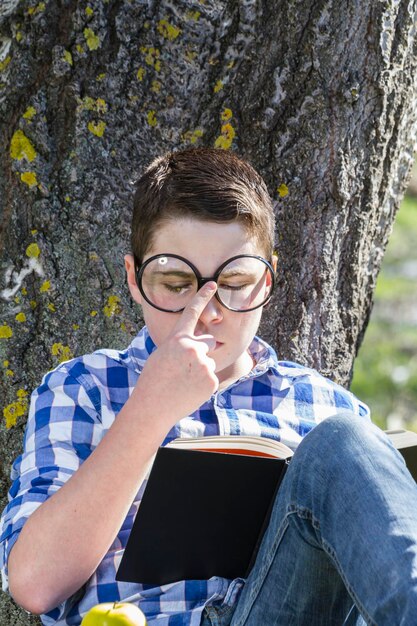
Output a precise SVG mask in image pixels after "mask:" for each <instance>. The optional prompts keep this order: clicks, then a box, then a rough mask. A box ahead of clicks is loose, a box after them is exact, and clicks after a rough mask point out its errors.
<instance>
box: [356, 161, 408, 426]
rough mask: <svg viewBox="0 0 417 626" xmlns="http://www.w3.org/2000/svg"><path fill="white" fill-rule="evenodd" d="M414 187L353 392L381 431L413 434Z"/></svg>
mask: <svg viewBox="0 0 417 626" xmlns="http://www.w3.org/2000/svg"><path fill="white" fill-rule="evenodd" d="M415 169H416V168H415ZM416 183H417V176H414V177H413V179H412V183H411V185H410V193H409V194H408V195H407V196H406V197H405V199H404V200H403V202H402V204H401V207H400V209H399V211H398V213H397V216H396V219H395V222H394V227H393V231H392V234H391V237H390V240H389V242H388V246H387V249H386V253H385V257H384V261H383V265H382V268H381V271H380V274H379V277H378V282H377V286H376V290H375V294H374V306H373V310H372V314H371V319H370V322H369V325H368V328H367V330H366V333H365V337H364V341H363V343H362V346H361V347H360V350H359V354H358V356H357V358H356V361H355V367H354V375H353V381H352V385H351V390H352V391H353V393H354V394H355V395H357V396H358V397H359V398H360V399H361V400H363V401H364V402H366V403H367V404H368V405H369V407H370V409H371V413H372V419H373V421H374V422H375V423H376V424H378V426H380V427H381V428H390V429H395V428H406V429H408V430H414V431H416V432H417V184H416ZM414 186H415V187H416V190H415V191H414Z"/></svg>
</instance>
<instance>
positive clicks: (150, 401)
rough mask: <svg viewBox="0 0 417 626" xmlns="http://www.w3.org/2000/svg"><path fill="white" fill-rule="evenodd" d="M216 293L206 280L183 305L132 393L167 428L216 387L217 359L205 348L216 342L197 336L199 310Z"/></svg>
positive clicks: (205, 398) (213, 284) (198, 404)
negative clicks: (175, 322) (169, 331)
mask: <svg viewBox="0 0 417 626" xmlns="http://www.w3.org/2000/svg"><path fill="white" fill-rule="evenodd" d="M215 293H216V284H215V283H214V282H213V281H211V282H210V283H206V284H205V285H204V286H203V287H202V288H201V289H200V290H199V291H198V292H197V293H196V295H195V296H194V298H193V299H192V300H191V302H189V303H188V305H187V306H186V307H185V309H184V311H183V312H182V314H181V317H180V318H179V320H178V322H177V324H176V325H175V326H174V328H173V329H172V331H171V333H170V335H168V337H167V338H166V339H165V340H164V341H163V342H162V343H161V344H160V345H159V346H158V348H157V349H156V350H155V351H154V352H153V353H152V354H151V355H150V356H149V358H148V360H147V361H146V363H145V366H144V368H143V370H142V373H141V375H140V376H139V379H138V382H137V384H136V387H135V389H134V394H135V395H137V397H138V399H139V398H140V403H141V405H142V406H144V405H145V406H146V407H147V408H146V411H145V412H146V413H147V414H151V415H152V419H153V420H154V421H155V420H158V422H159V423H160V422H161V421H163V422H164V423H165V424H166V427H167V430H169V429H170V428H171V427H172V426H173V425H174V424H175V423H176V422H178V421H179V420H180V419H181V418H183V417H186V416H187V415H189V414H190V413H192V412H193V411H195V410H196V409H198V407H199V406H201V405H202V404H203V402H205V401H206V400H208V398H209V397H210V396H211V395H212V394H213V393H214V392H215V391H216V390H217V389H218V387H219V380H218V378H217V376H216V374H215V368H216V363H215V361H214V359H212V358H210V357H209V356H208V352H209V351H210V350H212V349H213V348H214V347H215V345H216V340H215V338H214V337H213V336H212V335H208V334H207V335H198V336H196V335H195V334H194V333H195V329H196V326H197V322H198V320H199V318H200V315H201V313H202V312H203V310H204V308H205V307H206V305H207V303H208V302H209V300H210V299H211V298H212V297H213V296H214V294H215Z"/></svg>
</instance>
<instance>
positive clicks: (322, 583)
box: [201, 413, 417, 626]
mask: <svg viewBox="0 0 417 626" xmlns="http://www.w3.org/2000/svg"><path fill="white" fill-rule="evenodd" d="M364 623H366V624H371V625H373V626H376V625H377V626H400V625H402V626H413V625H416V624H417V485H416V483H415V482H414V480H413V478H412V477H411V475H410V473H409V472H408V470H407V468H406V466H405V463H404V461H403V459H402V456H401V455H400V454H399V453H398V452H397V451H396V450H395V448H394V447H393V446H392V444H391V443H390V441H389V439H388V437H387V436H386V435H385V434H384V433H383V432H382V431H381V430H380V429H379V428H377V427H376V426H375V425H374V424H372V423H371V422H369V421H368V420H367V419H366V418H359V417H357V416H355V415H353V414H350V413H343V414H339V415H337V416H334V417H331V418H328V419H326V420H324V421H323V422H321V423H320V424H319V425H318V426H316V427H315V428H314V429H313V430H312V431H311V432H310V433H309V434H308V435H307V436H306V437H305V438H304V439H303V441H302V442H301V443H300V445H299V447H298V449H297V451H296V452H295V454H294V457H293V459H292V460H291V463H290V465H289V468H288V470H287V473H286V475H285V478H284V480H283V482H282V485H281V487H280V489H279V492H278V495H277V498H276V501H275V503H274V508H273V511H272V515H271V519H270V523H269V526H268V529H267V531H266V533H265V535H264V538H263V541H262V544H261V548H260V551H259V553H258V556H257V559H256V563H255V565H254V567H253V569H252V571H251V573H250V575H249V577H248V579H247V581H246V584H245V587H244V589H243V591H242V593H241V595H240V598H239V600H238V602H237V605H236V606H235V607H229V606H227V605H224V604H223V605H221V606H214V605H213V606H209V607H207V608H206V609H205V612H204V613H203V617H202V621H201V625H202V626H228V625H229V624H230V625H231V626H244V625H245V626H295V625H297V626H301V625H302V626H353V625H355V626H358V624H364Z"/></svg>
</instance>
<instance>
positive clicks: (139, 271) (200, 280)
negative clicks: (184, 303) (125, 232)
mask: <svg viewBox="0 0 417 626" xmlns="http://www.w3.org/2000/svg"><path fill="white" fill-rule="evenodd" d="M166 256H170V257H173V258H174V259H179V260H180V261H183V262H184V263H186V264H187V265H188V266H189V267H190V268H191V269H192V270H193V272H194V274H195V276H196V278H197V286H198V289H197V291H199V290H200V289H201V287H202V286H203V285H205V284H206V283H208V282H210V281H211V280H213V281H214V282H215V283H216V284H217V280H218V278H219V276H220V274H221V272H222V270H223V269H224V268H225V267H226V265H228V264H229V263H230V262H231V261H235V260H236V259H242V258H249V259H259V261H262V262H263V263H264V264H265V265H266V266H267V268H268V269H269V270H270V272H271V277H272V285H271V291H270V292H269V294H268V296H267V298H266V299H265V300H264V301H263V302H261V303H260V304H257V305H256V306H254V307H252V308H251V309H243V310H242V309H233V308H232V307H230V306H227V304H225V303H224V302H222V300H221V298H220V296H219V292H218V291H216V293H215V297H216V298H217V300H218V301H219V302H220V304H221V305H222V306H224V307H225V309H228V310H229V311H234V312H235V313H249V311H254V310H255V309H259V307H261V306H264V305H265V304H267V303H268V302H269V300H270V299H271V296H272V292H273V291H274V287H275V272H274V268H273V267H272V265H271V263H270V262H269V261H267V260H266V259H264V258H263V257H261V256H257V255H256V254H237V255H236V256H232V257H231V258H230V259H227V261H225V262H224V263H222V264H221V265H220V267H218V268H217V270H216V272H215V274H214V276H210V277H206V276H202V275H201V274H200V272H199V271H198V269H197V268H196V266H195V265H193V264H192V263H191V261H189V260H188V259H185V258H184V257H182V256H179V255H178V254H171V253H169V252H165V253H163V254H155V255H154V256H151V257H149V259H146V261H145V262H144V263H142V265H140V264H139V263H136V257H135V276H136V284H137V286H138V288H139V291H140V293H141V294H142V296H143V297H144V299H145V300H146V302H147V303H148V304H150V305H151V306H152V307H153V308H154V309H158V311H163V312H164V313H181V311H183V310H184V309H185V307H182V308H181V309H176V310H174V311H173V310H172V309H163V308H162V307H159V306H156V304H154V303H153V302H151V301H150V300H149V298H148V297H147V296H146V293H145V292H144V290H143V287H142V276H143V272H144V271H145V268H146V266H147V265H149V263H150V262H151V261H155V259H160V258H162V257H166Z"/></svg>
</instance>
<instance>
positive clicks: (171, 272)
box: [152, 270, 196, 278]
mask: <svg viewBox="0 0 417 626" xmlns="http://www.w3.org/2000/svg"><path fill="white" fill-rule="evenodd" d="M157 275H161V276H178V278H190V277H193V276H194V278H195V277H196V276H195V274H194V272H184V271H181V270H155V271H154V272H152V276H157Z"/></svg>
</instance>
